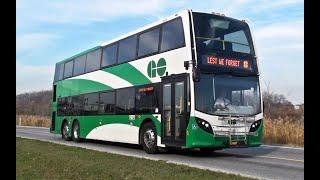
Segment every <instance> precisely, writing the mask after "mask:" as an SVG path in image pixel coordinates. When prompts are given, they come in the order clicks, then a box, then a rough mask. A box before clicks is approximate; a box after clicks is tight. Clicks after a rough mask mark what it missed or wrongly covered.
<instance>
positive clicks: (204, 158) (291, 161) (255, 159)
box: [16, 126, 304, 179]
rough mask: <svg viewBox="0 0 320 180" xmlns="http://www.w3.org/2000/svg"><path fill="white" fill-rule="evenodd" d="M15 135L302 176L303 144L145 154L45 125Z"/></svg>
mask: <svg viewBox="0 0 320 180" xmlns="http://www.w3.org/2000/svg"><path fill="white" fill-rule="evenodd" d="M16 136H17V137H25V138H31V139H38V140H42V141H49V142H53V143H58V144H64V145H68V146H77V147H82V148H86V149H93V150H97V151H103V152H109V153H115V154H121V155H127V156H134V157H138V158H146V159H152V160H163V161H167V162H168V163H176V164H184V165H187V166H191V167H196V168H201V169H208V170H212V171H220V172H225V173H232V174H240V175H242V176H247V177H254V178H258V179H304V148H289V147H283V146H267V145H262V146H260V147H255V148H232V149H224V150H219V151H215V152H213V153H212V154H209V155H208V154H207V155H203V154H201V153H200V152H196V151H174V152H171V151H169V152H167V153H161V154H156V155H151V154H146V153H145V152H144V151H143V150H142V149H141V148H140V147H139V146H137V145H128V144H121V143H111V142H101V141H86V142H81V143H75V142H73V141H64V140H62V139H61V136H59V135H54V134H51V133H49V129H48V128H36V127H23V126H16Z"/></svg>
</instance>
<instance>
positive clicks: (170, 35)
mask: <svg viewBox="0 0 320 180" xmlns="http://www.w3.org/2000/svg"><path fill="white" fill-rule="evenodd" d="M184 44H185V40H184V33H183V26H182V21H181V18H178V19H175V20H173V21H169V22H168V23H165V24H164V25H163V26H162V38H161V48H160V51H161V52H163V51H167V50H171V49H175V48H179V47H182V46H184Z"/></svg>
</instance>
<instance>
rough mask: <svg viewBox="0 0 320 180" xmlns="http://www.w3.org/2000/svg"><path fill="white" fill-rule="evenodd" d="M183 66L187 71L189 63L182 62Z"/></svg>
mask: <svg viewBox="0 0 320 180" xmlns="http://www.w3.org/2000/svg"><path fill="white" fill-rule="evenodd" d="M183 66H184V68H186V70H188V69H189V61H184V62H183Z"/></svg>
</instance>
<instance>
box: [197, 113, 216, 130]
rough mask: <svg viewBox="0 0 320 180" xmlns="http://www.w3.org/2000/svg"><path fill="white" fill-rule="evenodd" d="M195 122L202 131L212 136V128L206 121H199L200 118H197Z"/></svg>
mask: <svg viewBox="0 0 320 180" xmlns="http://www.w3.org/2000/svg"><path fill="white" fill-rule="evenodd" d="M196 121H197V124H198V126H199V127H200V128H201V129H202V130H204V131H206V132H207V133H210V134H213V131H212V127H211V126H210V124H209V123H208V122H207V121H205V120H203V119H200V118H197V117H196Z"/></svg>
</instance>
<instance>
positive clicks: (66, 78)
mask: <svg viewBox="0 0 320 180" xmlns="http://www.w3.org/2000/svg"><path fill="white" fill-rule="evenodd" d="M51 111H52V112H51V113H52V125H51V128H50V132H52V133H54V134H61V135H62V138H63V139H65V140H74V141H77V142H79V141H80V140H82V139H94V140H102V141H111V142H121V143H129V144H139V145H142V146H143V149H144V150H145V151H146V152H147V153H156V152H158V150H159V149H161V148H166V147H174V148H183V149H192V148H199V149H200V150H203V151H208V150H209V151H211V150H215V149H222V148H230V147H253V146H259V145H261V139H262V134H263V112H262V97H261V89H260V76H259V70H258V61H257V57H256V53H255V48H254V45H253V39H252V37H251V32H250V29H249V26H248V24H247V23H246V22H245V21H243V20H236V19H233V18H230V17H226V16H224V15H221V14H217V13H210V14H209V13H200V12H193V11H192V10H184V11H181V12H179V13H176V14H174V15H172V16H169V17H167V18H165V19H163V20H160V21H157V22H155V23H152V24H150V25H147V26H145V27H143V28H140V29H138V30H136V31H134V32H131V33H128V34H126V35H123V36H121V37H119V38H116V39H114V40H111V41H109V42H107V43H103V44H101V45H99V46H97V47H94V48H92V49H89V50H87V51H84V52H82V53H79V54H77V55H74V56H72V57H70V58H67V59H65V60H63V61H61V62H58V63H57V64H56V69H55V75H54V82H53V98H52V106H51Z"/></svg>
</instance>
